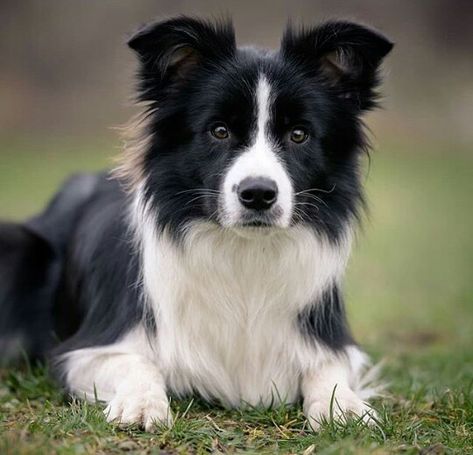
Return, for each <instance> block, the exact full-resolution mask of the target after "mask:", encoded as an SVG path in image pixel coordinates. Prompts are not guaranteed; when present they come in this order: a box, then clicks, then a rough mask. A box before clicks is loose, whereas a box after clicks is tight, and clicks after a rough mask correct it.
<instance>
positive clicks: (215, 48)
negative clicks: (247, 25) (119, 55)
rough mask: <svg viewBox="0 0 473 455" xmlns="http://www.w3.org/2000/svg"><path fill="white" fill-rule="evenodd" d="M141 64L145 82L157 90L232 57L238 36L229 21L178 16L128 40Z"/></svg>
mask: <svg viewBox="0 0 473 455" xmlns="http://www.w3.org/2000/svg"><path fill="white" fill-rule="evenodd" d="M128 45H129V46H130V48H131V49H133V50H134V51H135V52H136V53H137V55H138V57H139V59H140V62H141V77H142V79H151V80H152V82H153V83H154V84H156V85H155V87H154V88H155V89H157V88H159V86H161V87H162V86H163V84H166V83H172V82H176V81H179V80H183V79H185V78H186V76H188V75H189V74H190V73H191V72H192V70H193V69H194V68H196V67H197V66H199V65H200V64H203V63H205V62H215V61H218V60H219V59H224V58H228V57H230V56H232V55H233V54H234V52H235V49H236V44H235V33H234V30H233V26H232V24H231V23H230V22H229V21H226V22H217V23H215V24H213V23H210V22H206V21H202V20H198V19H194V18H190V17H178V18H175V19H169V20H166V21H162V22H155V23H152V24H149V25H146V26H144V27H142V28H141V29H139V30H138V31H137V32H136V33H135V34H134V35H133V36H132V37H131V38H130V39H129V41H128Z"/></svg>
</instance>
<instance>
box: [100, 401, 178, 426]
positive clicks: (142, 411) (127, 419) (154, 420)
mask: <svg viewBox="0 0 473 455" xmlns="http://www.w3.org/2000/svg"><path fill="white" fill-rule="evenodd" d="M104 413H105V415H106V417H107V421H108V422H115V423H117V424H119V425H120V426H130V425H139V426H140V427H142V428H144V429H145V430H146V431H153V430H154V429H156V428H157V427H158V426H159V425H165V426H171V425H172V416H171V411H170V408H169V402H168V400H167V399H165V398H164V399H163V397H162V396H159V395H155V394H152V393H146V394H142V395H140V396H123V395H117V396H115V397H114V398H113V400H112V401H110V403H109V404H108V406H107V407H106V408H105V410H104Z"/></svg>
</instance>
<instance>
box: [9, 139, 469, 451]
mask: <svg viewBox="0 0 473 455" xmlns="http://www.w3.org/2000/svg"><path fill="white" fill-rule="evenodd" d="M41 144H43V145H41V146H40V147H35V146H33V144H31V143H28V142H27V141H21V142H20V141H10V143H6V142H5V141H4V143H3V144H2V145H1V146H0V150H1V152H0V217H9V218H15V219H19V218H22V217H24V216H27V215H30V214H32V213H34V211H35V210H37V209H38V208H40V207H41V206H42V204H43V203H44V202H45V200H46V199H47V198H48V197H49V196H50V195H51V194H52V192H53V191H54V189H55V188H56V187H57V185H58V183H59V182H60V181H61V180H62V179H63V178H64V176H65V175H66V174H68V173H69V172H71V171H74V170H80V169H97V168H100V167H101V166H103V165H105V164H106V163H107V162H109V160H108V159H107V156H110V155H113V154H116V150H113V149H112V148H111V147H110V145H109V144H108V143H107V142H106V141H104V142H103V143H102V144H98V145H97V144H96V145H93V146H89V145H87V144H79V145H76V146H67V144H66V142H65V141H61V142H53V141H49V143H48V144H46V145H44V144H45V143H44V141H41ZM415 152H417V153H414V151H412V152H410V151H408V150H403V151H401V150H400V149H399V147H394V146H389V145H387V146H385V147H383V150H382V152H377V153H375V154H374V156H373V161H372V164H371V168H370V171H369V174H368V175H367V188H368V195H369V199H370V203H371V204H370V205H371V216H370V220H369V221H367V222H366V223H365V229H364V233H363V234H362V235H360V239H359V241H358V244H357V246H356V248H355V251H354V255H353V260H352V261H351V264H350V267H349V271H348V280H347V286H346V295H347V302H348V312H349V317H350V320H351V322H352V326H353V329H354V332H355V334H356V336H357V338H358V340H359V341H360V342H361V344H362V345H364V346H365V347H366V349H367V350H368V352H370V353H371V354H372V355H373V357H374V358H375V359H376V360H381V359H384V362H385V366H384V372H383V373H384V377H385V378H386V379H387V380H388V381H389V382H390V385H389V388H388V396H387V397H385V398H383V399H378V400H377V401H376V402H375V403H374V406H375V407H376V409H377V410H378V412H379V416H380V417H379V422H378V426H377V427H376V428H366V427H365V426H364V425H363V424H361V423H359V422H357V421H349V422H348V424H347V425H339V424H336V423H327V424H326V425H325V426H324V427H323V428H322V430H321V431H320V432H319V433H317V434H313V433H312V432H310V431H309V429H308V427H307V425H306V423H305V421H304V419H303V416H302V414H301V410H300V409H299V408H298V407H281V408H279V409H276V410H273V411H262V410H257V409H255V410H246V411H241V412H240V411H226V410H222V409H220V408H217V407H212V406H208V405H206V404H204V403H202V402H200V401H198V400H195V401H179V402H173V403H172V407H173V410H174V413H175V414H176V415H177V419H176V423H175V425H174V427H173V428H172V429H168V430H165V429H161V430H160V431H158V432H156V433H155V434H147V433H144V432H142V431H140V430H139V429H136V428H130V429H127V430H120V429H118V428H116V427H114V426H112V425H109V424H107V423H106V422H105V420H104V418H103V416H102V413H101V410H100V407H99V406H95V405H90V404H85V403H82V402H72V403H68V402H66V401H65V397H64V396H63V395H62V394H61V392H60V391H59V390H58V389H57V388H55V387H54V385H53V384H52V383H51V382H50V381H49V379H48V376H47V372H46V371H45V369H44V368H34V369H33V370H31V369H29V368H27V367H23V368H17V369H15V370H11V369H10V370H3V371H1V372H0V453H1V454H4V453H5V454H14V453H22V454H26V453H31V454H38V453H53V452H57V453H63V454H76V453H118V452H121V451H129V452H131V453H160V452H161V451H163V450H164V451H165V452H164V453H188V452H189V451H190V452H194V453H204V452H208V451H215V452H230V453H231V452H239V451H246V452H267V453H276V452H280V453H306V454H309V453H322V454H338V453H342V454H344V453H358V454H365V453H377V454H381V453H407V454H410V453H423V454H441V453H458V454H466V453H473V349H472V347H473V280H472V278H473V277H472V271H473V242H472V241H471V233H472V232H473V212H472V210H471V196H472V194H473V191H472V190H473V179H472V169H473V159H471V158H469V157H468V156H467V155H465V154H463V155H462V154H459V153H455V151H453V150H446V151H442V150H438V153H434V152H432V153H422V150H421V151H419V150H416V151H415ZM429 152H431V151H429Z"/></svg>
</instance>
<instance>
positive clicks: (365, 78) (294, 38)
mask: <svg viewBox="0 0 473 455" xmlns="http://www.w3.org/2000/svg"><path fill="white" fill-rule="evenodd" d="M392 47H393V43H391V42H390V41H389V40H388V39H387V38H386V37H384V36H383V35H382V34H380V33H379V32H377V31H374V30H371V29H369V28H367V27H364V26H362V25H358V24H355V23H352V22H343V21H335V22H326V23H324V24H322V25H320V26H318V27H314V28H310V29H304V28H303V29H301V30H298V31H296V30H294V29H293V28H292V27H291V26H288V28H287V30H286V32H285V34H284V37H283V40H282V44H281V53H282V55H283V56H284V57H285V58H288V59H292V60H293V61H296V62H299V63H301V64H302V65H306V67H307V68H310V69H311V70H312V71H310V73H311V74H314V75H316V76H319V77H321V78H322V79H323V80H324V81H325V82H326V83H327V84H328V85H329V86H331V87H332V88H333V89H334V90H335V92H336V93H337V94H338V95H339V96H340V97H342V98H353V99H355V101H356V102H357V103H358V106H359V107H360V108H362V109H367V108H370V107H372V106H373V104H374V101H375V93H374V92H373V89H374V88H375V87H376V86H377V85H378V83H379V78H378V68H379V65H380V64H381V62H382V60H383V58H384V57H385V56H386V55H387V54H388V53H389V52H390V51H391V49H392Z"/></svg>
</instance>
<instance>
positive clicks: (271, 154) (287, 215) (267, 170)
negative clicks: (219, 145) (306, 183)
mask: <svg viewBox="0 0 473 455" xmlns="http://www.w3.org/2000/svg"><path fill="white" fill-rule="evenodd" d="M255 97H256V100H255V101H256V103H255V104H256V116H257V117H256V129H255V131H254V133H253V137H254V140H253V142H252V144H251V145H250V146H249V147H248V148H247V149H246V150H245V151H244V152H243V153H242V154H241V155H240V156H239V157H238V158H237V159H236V160H235V161H234V163H233V164H232V166H231V167H230V169H229V170H228V172H227V175H226V176H225V179H224V183H223V211H224V214H225V215H224V217H223V219H222V220H221V221H222V223H223V224H225V225H228V226H230V225H233V224H235V223H237V222H238V221H239V218H240V216H241V214H242V213H243V212H244V208H243V207H242V206H241V204H240V202H239V201H238V195H237V191H235V189H236V188H237V187H238V185H239V184H240V183H241V182H242V181H243V180H244V179H245V178H247V177H264V178H267V179H271V180H274V182H276V185H277V187H278V198H277V201H276V203H275V204H274V206H273V208H272V210H277V211H279V212H281V216H280V218H279V220H278V221H277V224H278V225H279V226H281V227H287V226H288V225H289V223H290V220H291V216H292V199H293V189H292V184H291V181H290V179H289V176H288V174H287V172H286V169H285V168H284V165H283V163H282V162H281V160H280V159H279V157H278V155H277V146H276V145H275V144H274V141H272V139H271V137H270V125H269V123H270V119H271V115H270V113H271V104H272V93H271V85H270V84H269V82H268V80H267V79H266V77H264V75H261V77H260V79H259V80H258V84H257V86H256V91H255Z"/></svg>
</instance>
